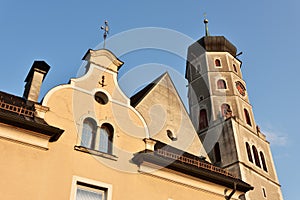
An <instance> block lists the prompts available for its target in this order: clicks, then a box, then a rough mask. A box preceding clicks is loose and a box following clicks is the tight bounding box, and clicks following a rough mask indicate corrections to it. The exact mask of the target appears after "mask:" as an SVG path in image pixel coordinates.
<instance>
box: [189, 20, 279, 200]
mask: <svg viewBox="0 0 300 200" xmlns="http://www.w3.org/2000/svg"><path fill="white" fill-rule="evenodd" d="M204 23H205V25H206V35H205V36H204V37H202V38H201V39H199V40H198V41H196V42H195V43H193V44H192V45H191V46H190V47H189V49H188V54H187V64H186V74H185V77H186V79H187V80H188V87H189V90H188V98H189V112H190V117H191V119H192V122H193V124H194V127H195V129H196V130H197V132H198V135H199V137H200V139H201V140H202V142H203V145H204V147H205V149H206V151H207V152H208V156H209V158H210V160H211V161H212V162H213V163H214V164H215V165H217V166H220V167H222V168H224V169H226V170H228V171H229V172H231V173H233V174H234V175H235V176H237V177H239V178H241V179H242V180H243V181H245V182H247V183H249V184H250V185H252V186H254V188H255V189H254V190H253V191H250V192H248V193H247V194H246V196H244V197H242V199H247V200H259V199H272V200H282V199H283V198H282V193H281V189H280V184H279V181H278V177H277V174H276V170H275V166H274V162H273V158H272V154H271V149H270V143H269V142H268V141H267V140H266V137H265V135H264V134H263V133H262V132H261V131H260V128H259V127H258V126H257V125H256V122H255V119H254V114H253V111H252V106H251V104H250V102H249V96H248V95H249V94H248V91H247V87H246V83H245V81H244V80H243V77H242V71H241V66H242V62H241V60H239V59H238V58H237V56H238V55H240V54H241V53H237V48H236V47H235V46H234V45H233V44H232V43H231V42H230V41H228V40H227V39H226V38H225V37H224V36H210V35H209V34H208V28H207V23H208V21H207V20H206V19H205V21H204Z"/></svg>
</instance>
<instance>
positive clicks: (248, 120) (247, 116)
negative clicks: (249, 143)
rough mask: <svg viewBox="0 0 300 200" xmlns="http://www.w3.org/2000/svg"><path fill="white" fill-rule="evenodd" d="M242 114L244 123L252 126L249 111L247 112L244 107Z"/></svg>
mask: <svg viewBox="0 0 300 200" xmlns="http://www.w3.org/2000/svg"><path fill="white" fill-rule="evenodd" d="M244 114H245V119H246V123H247V124H248V125H250V126H252V124H251V119H250V115H249V112H248V110H247V109H246V108H244Z"/></svg>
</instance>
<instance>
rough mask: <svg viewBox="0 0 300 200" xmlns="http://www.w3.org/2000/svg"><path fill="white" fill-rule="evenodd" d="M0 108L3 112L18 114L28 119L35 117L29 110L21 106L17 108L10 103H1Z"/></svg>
mask: <svg viewBox="0 0 300 200" xmlns="http://www.w3.org/2000/svg"><path fill="white" fill-rule="evenodd" d="M0 108H1V109H3V110H7V111H10V112H13V113H17V114H18V115H23V116H26V117H33V116H34V111H32V110H28V109H26V108H24V107H21V106H15V105H12V104H9V103H5V102H4V101H0Z"/></svg>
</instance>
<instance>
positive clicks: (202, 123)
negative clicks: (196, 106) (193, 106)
mask: <svg viewBox="0 0 300 200" xmlns="http://www.w3.org/2000/svg"><path fill="white" fill-rule="evenodd" d="M206 127H208V120H207V112H206V109H201V110H200V113H199V130H202V129H204V128H206Z"/></svg>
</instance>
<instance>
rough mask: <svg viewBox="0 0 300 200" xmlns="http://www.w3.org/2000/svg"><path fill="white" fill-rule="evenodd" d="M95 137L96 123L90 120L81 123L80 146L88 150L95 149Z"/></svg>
mask: <svg viewBox="0 0 300 200" xmlns="http://www.w3.org/2000/svg"><path fill="white" fill-rule="evenodd" d="M96 136H97V123H96V121H95V120H93V119H92V118H86V119H84V121H83V127H82V134H81V142H80V145H81V146H83V147H87V148H90V149H94V148H95V142H96Z"/></svg>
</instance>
